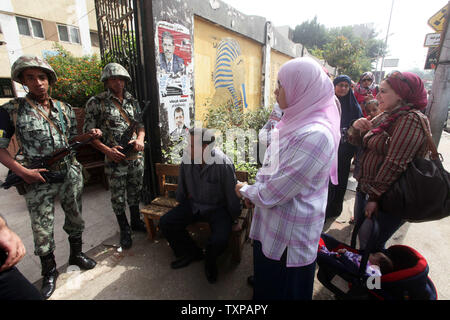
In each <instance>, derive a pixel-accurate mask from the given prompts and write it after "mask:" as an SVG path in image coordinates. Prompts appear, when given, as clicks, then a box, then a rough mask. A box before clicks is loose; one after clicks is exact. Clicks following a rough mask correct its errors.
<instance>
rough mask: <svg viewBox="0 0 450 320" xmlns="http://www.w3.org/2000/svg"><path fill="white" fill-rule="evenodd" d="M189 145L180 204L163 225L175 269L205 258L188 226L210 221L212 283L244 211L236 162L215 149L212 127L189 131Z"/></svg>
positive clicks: (182, 168) (181, 175) (208, 258)
mask: <svg viewBox="0 0 450 320" xmlns="http://www.w3.org/2000/svg"><path fill="white" fill-rule="evenodd" d="M189 134H190V139H189V144H188V146H187V148H186V150H185V153H184V155H183V161H182V163H181V164H180V173H179V177H178V188H177V192H176V199H177V201H178V202H179V205H178V206H177V207H175V208H174V209H172V210H171V211H169V212H168V213H167V214H165V215H164V216H163V217H162V218H161V220H160V222H159V226H160V229H161V231H162V233H163V235H164V237H165V238H166V239H167V241H168V242H169V245H170V247H171V248H172V250H173V251H174V254H175V257H176V260H175V261H173V262H172V263H171V266H172V268H173V269H178V268H182V267H185V266H187V265H189V264H190V263H191V262H192V261H195V260H201V259H203V251H202V250H201V249H200V248H199V247H198V246H197V245H196V243H195V242H194V240H193V239H192V238H191V237H190V236H189V233H188V231H187V230H186V227H187V226H188V225H189V224H192V223H194V222H197V221H206V222H208V223H209V226H210V228H211V236H210V238H209V239H208V242H207V245H206V257H205V273H206V278H207V279H208V281H209V282H210V283H214V282H215V281H216V280H217V264H216V259H217V257H218V256H219V255H220V254H222V253H223V252H224V251H225V249H226V247H227V245H228V240H229V238H230V235H231V226H232V223H233V221H234V220H235V219H237V217H238V216H239V214H240V211H241V208H240V201H239V198H238V197H237V196H236V193H235V192H234V186H235V185H236V174H235V169H234V165H233V163H232V161H231V160H230V159H229V158H228V157H227V156H226V155H225V154H224V153H223V152H222V151H220V150H219V149H217V148H214V141H215V137H214V135H213V134H212V132H211V131H210V130H207V129H200V128H194V129H191V130H189Z"/></svg>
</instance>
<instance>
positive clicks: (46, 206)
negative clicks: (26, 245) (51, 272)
mask: <svg viewBox="0 0 450 320" xmlns="http://www.w3.org/2000/svg"><path fill="white" fill-rule="evenodd" d="M68 166H69V167H68V168H66V169H62V170H61V171H60V172H61V173H63V174H65V175H66V176H65V180H64V182H62V183H42V184H32V185H27V186H26V190H27V194H26V195H25V200H26V203H27V207H28V212H29V214H30V218H31V229H32V230H33V237H34V254H35V255H37V256H45V255H47V254H49V253H51V252H53V251H54V250H55V240H54V220H55V198H56V197H57V196H58V197H59V200H60V202H61V207H62V209H63V211H64V214H65V223H64V226H63V229H64V231H65V232H66V233H67V234H68V235H69V236H74V237H78V236H81V234H82V232H83V230H84V221H83V218H82V217H81V194H82V192H83V175H82V173H81V165H80V164H79V163H78V162H74V163H72V164H69V165H68Z"/></svg>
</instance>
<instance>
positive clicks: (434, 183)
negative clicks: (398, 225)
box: [379, 111, 450, 222]
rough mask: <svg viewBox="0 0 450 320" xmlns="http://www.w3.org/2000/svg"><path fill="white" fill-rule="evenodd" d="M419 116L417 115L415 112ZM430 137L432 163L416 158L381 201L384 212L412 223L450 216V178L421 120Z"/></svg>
mask: <svg viewBox="0 0 450 320" xmlns="http://www.w3.org/2000/svg"><path fill="white" fill-rule="evenodd" d="M414 112H415V111H414ZM419 118H420V121H421V123H422V127H423V129H424V131H425V134H426V136H427V142H428V150H429V151H430V152H431V155H430V159H426V158H416V159H414V160H413V161H412V162H411V163H409V164H408V168H407V169H406V171H405V172H404V173H402V175H401V176H400V178H398V179H397V181H396V182H394V183H393V184H392V186H391V187H390V189H389V190H388V191H386V192H385V193H384V194H383V195H382V196H381V198H380V201H379V205H380V209H381V210H382V211H384V212H386V213H389V214H392V215H395V216H398V217H400V218H402V219H405V220H407V221H409V222H424V221H433V220H439V219H442V218H445V217H447V216H449V215H450V174H449V173H448V172H447V171H446V170H445V169H444V167H443V165H442V162H441V159H440V155H439V153H438V152H437V149H436V146H435V145H434V142H433V140H432V138H431V134H430V133H429V130H428V126H427V125H426V123H425V119H424V118H423V117H422V116H419Z"/></svg>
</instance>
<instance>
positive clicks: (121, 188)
mask: <svg viewBox="0 0 450 320" xmlns="http://www.w3.org/2000/svg"><path fill="white" fill-rule="evenodd" d="M100 80H101V81H103V83H104V85H105V88H106V91H105V92H102V93H100V94H99V95H97V96H94V97H92V98H91V99H89V101H88V102H87V103H86V108H85V110H86V116H85V120H84V131H85V132H86V131H87V130H90V129H92V128H97V127H98V128H100V129H101V130H102V132H103V133H104V134H103V138H102V140H96V141H95V142H93V145H94V146H95V147H96V148H97V149H98V150H100V151H101V152H103V153H104V154H105V173H106V175H107V177H108V180H109V184H110V189H111V204H112V208H113V211H114V213H115V215H116V218H117V222H118V223H119V227H120V245H121V246H122V248H124V249H129V248H131V245H132V240H131V230H133V231H142V232H145V231H146V228H145V224H144V223H143V222H142V221H141V219H140V212H139V202H140V195H141V190H142V179H143V176H144V162H143V156H142V151H143V150H144V138H145V130H144V125H143V122H142V117H141V110H140V107H139V103H138V102H137V100H136V99H134V98H133V96H132V95H131V94H130V93H129V92H128V91H126V89H125V84H126V82H127V81H131V78H130V75H129V74H128V72H127V70H126V69H125V68H124V67H122V66H121V65H120V64H118V63H109V64H108V65H106V66H105V68H104V69H103V71H102V75H101V79H100ZM132 122H137V124H138V125H137V129H136V131H137V132H135V134H134V137H133V138H132V139H131V140H130V141H129V144H131V145H132V146H133V149H132V151H131V152H130V154H128V155H125V154H123V153H122V152H120V151H121V150H122V149H123V147H122V146H120V145H119V144H120V140H121V137H122V135H123V134H124V132H125V131H126V130H127V128H128V127H129V126H130V125H131V123H132ZM125 194H126V197H127V202H128V205H129V208H130V218H131V230H130V225H129V224H128V220H127V217H126V215H125V207H126V204H125Z"/></svg>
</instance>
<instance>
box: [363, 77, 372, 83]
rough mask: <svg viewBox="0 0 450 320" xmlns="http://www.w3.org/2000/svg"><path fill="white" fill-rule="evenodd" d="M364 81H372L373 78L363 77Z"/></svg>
mask: <svg viewBox="0 0 450 320" xmlns="http://www.w3.org/2000/svg"><path fill="white" fill-rule="evenodd" d="M364 81H372V79H370V78H366V79H362V82H364Z"/></svg>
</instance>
